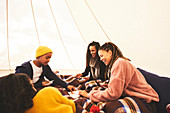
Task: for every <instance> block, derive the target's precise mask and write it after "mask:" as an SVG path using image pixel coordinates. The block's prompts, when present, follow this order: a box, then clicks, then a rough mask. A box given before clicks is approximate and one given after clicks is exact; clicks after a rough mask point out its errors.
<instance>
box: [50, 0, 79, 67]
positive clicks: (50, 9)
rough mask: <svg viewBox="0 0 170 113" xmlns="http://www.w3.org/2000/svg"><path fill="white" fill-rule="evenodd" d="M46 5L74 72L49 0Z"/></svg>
mask: <svg viewBox="0 0 170 113" xmlns="http://www.w3.org/2000/svg"><path fill="white" fill-rule="evenodd" d="M48 3H49V7H50V10H51V13H52V16H53V19H54V22H55V25H56V28H57V31H58V34H59V37H60V40H61V42H62V44H63V47H64V49H65V52H66V54H67V57H68V58H69V61H70V63H71V65H72V66H73V68H74V70H76V68H75V67H74V65H73V63H72V61H71V59H70V57H69V55H68V52H67V49H66V47H65V45H64V41H63V40H62V37H61V34H60V31H59V28H58V25H57V22H56V19H55V17H54V14H53V10H52V7H51V5H50V1H49V0H48Z"/></svg>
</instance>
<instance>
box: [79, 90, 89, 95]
mask: <svg viewBox="0 0 170 113" xmlns="http://www.w3.org/2000/svg"><path fill="white" fill-rule="evenodd" d="M79 95H81V96H83V97H87V95H88V93H87V92H86V91H85V90H79Z"/></svg>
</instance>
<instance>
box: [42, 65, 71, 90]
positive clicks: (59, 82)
mask: <svg viewBox="0 0 170 113" xmlns="http://www.w3.org/2000/svg"><path fill="white" fill-rule="evenodd" d="M43 71H44V72H43V75H44V76H46V77H47V78H48V79H49V80H54V84H56V85H59V86H61V87H64V88H67V86H68V85H67V83H66V82H65V81H63V80H61V79H60V78H59V77H58V76H57V75H56V74H55V73H54V72H53V71H52V70H51V68H50V66H49V65H46V66H44V67H43Z"/></svg>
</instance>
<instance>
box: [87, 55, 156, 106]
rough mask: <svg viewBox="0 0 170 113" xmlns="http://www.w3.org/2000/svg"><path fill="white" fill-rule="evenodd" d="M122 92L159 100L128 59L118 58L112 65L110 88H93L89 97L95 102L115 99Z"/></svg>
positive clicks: (150, 99) (127, 94) (147, 100)
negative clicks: (100, 89) (102, 89)
mask: <svg viewBox="0 0 170 113" xmlns="http://www.w3.org/2000/svg"><path fill="white" fill-rule="evenodd" d="M122 94H123V95H126V96H135V97H138V98H142V99H144V100H146V102H147V103H150V102H151V101H152V100H153V101H156V102H158V101H159V96H158V94H157V92H156V91H155V90H154V89H153V88H152V87H151V86H150V85H149V84H148V83H147V82H146V80H145V78H144V76H143V75H142V74H141V73H140V72H139V71H138V70H137V69H136V68H135V67H134V66H133V65H132V64H131V63H130V62H129V61H128V60H125V59H122V58H118V59H117V60H116V61H115V63H114V64H113V66H112V69H111V76H110V81H109V84H108V88H107V89H106V90H104V91H99V90H92V91H91V92H90V93H89V94H88V97H89V98H90V99H91V100H92V101H94V102H101V101H114V100H116V99H118V98H119V97H120V96H121V95H122Z"/></svg>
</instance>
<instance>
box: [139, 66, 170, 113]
mask: <svg viewBox="0 0 170 113" xmlns="http://www.w3.org/2000/svg"><path fill="white" fill-rule="evenodd" d="M137 69H138V70H139V71H140V72H141V73H142V74H143V76H144V77H145V79H146V81H147V82H148V83H149V84H150V85H151V86H152V88H153V89H154V90H155V91H156V92H157V93H158V95H159V99H160V101H159V102H156V108H157V113H166V112H167V111H166V105H167V104H169V103H170V78H168V77H161V76H159V75H156V74H153V73H150V72H147V71H145V70H143V69H140V68H137Z"/></svg>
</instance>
